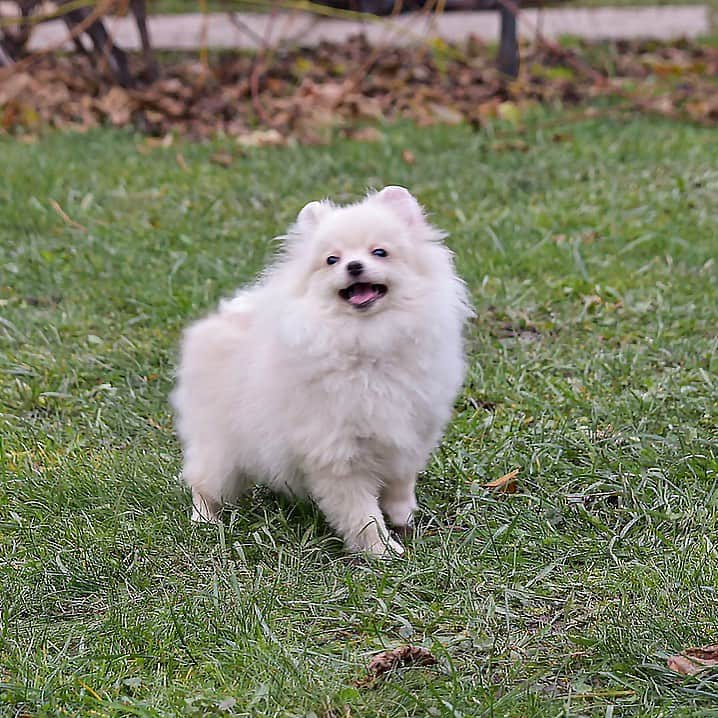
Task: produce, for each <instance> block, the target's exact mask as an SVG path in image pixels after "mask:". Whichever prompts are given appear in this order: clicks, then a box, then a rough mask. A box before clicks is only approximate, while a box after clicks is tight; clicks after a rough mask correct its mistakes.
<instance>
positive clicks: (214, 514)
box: [191, 491, 222, 524]
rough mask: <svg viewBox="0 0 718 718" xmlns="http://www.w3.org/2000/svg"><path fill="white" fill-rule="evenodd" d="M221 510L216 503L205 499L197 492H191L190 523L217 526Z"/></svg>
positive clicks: (219, 505)
mask: <svg viewBox="0 0 718 718" xmlns="http://www.w3.org/2000/svg"><path fill="white" fill-rule="evenodd" d="M221 508H222V506H221V504H219V503H218V502H217V501H212V500H211V499H207V498H205V497H204V496H202V494H200V493H199V492H198V491H193V492H192V516H191V520H192V523H195V524H218V523H219V512H220V510H221Z"/></svg>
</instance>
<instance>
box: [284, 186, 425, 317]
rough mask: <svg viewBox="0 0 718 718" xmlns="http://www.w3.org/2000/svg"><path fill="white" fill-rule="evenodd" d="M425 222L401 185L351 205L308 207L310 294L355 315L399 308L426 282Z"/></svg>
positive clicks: (304, 224) (301, 227) (303, 224)
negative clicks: (422, 280) (422, 233)
mask: <svg viewBox="0 0 718 718" xmlns="http://www.w3.org/2000/svg"><path fill="white" fill-rule="evenodd" d="M302 215H304V217H302ZM307 215H309V216H307ZM303 220H304V221H303ZM420 224H421V225H423V226H425V225H424V219H423V216H422V212H421V208H420V207H419V205H418V203H417V202H416V200H415V199H414V198H413V197H412V196H411V195H410V194H409V193H408V192H407V191H406V190H404V189H403V188H398V187H390V188H386V189H384V190H382V192H379V193H378V194H376V195H372V196H370V197H369V198H367V199H366V200H365V201H364V202H362V203H360V204H356V205H352V206H349V207H340V208H335V207H332V206H330V205H329V206H327V205H323V204H320V203H312V204H311V205H307V207H305V209H304V210H302V214H300V217H299V222H298V227H299V230H300V231H301V232H306V233H307V234H308V235H309V236H308V237H305V238H304V239H305V240H306V243H307V251H308V252H309V255H308V261H309V266H308V267H307V268H308V272H309V273H308V276H307V282H306V287H305V291H306V294H308V295H312V296H313V297H314V298H316V300H317V301H319V302H321V303H322V304H323V305H324V306H330V307H332V308H334V309H336V310H338V311H340V312H346V313H349V314H354V315H363V316H370V315H372V314H375V313H377V312H381V311H384V310H385V309H387V308H389V307H392V306H397V305H398V304H399V303H400V302H402V301H403V300H405V299H406V298H408V297H411V296H412V294H413V293H414V292H415V291H417V289H418V287H417V285H419V284H420V275H421V274H422V273H423V271H422V270H423V267H422V261H421V259H422V254H421V244H422V242H423V239H420V238H419V237H418V236H417V234H420V232H417V230H418V229H419V226H420Z"/></svg>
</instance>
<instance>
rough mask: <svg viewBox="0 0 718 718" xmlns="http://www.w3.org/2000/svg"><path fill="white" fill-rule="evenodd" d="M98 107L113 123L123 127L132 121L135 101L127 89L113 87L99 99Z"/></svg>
mask: <svg viewBox="0 0 718 718" xmlns="http://www.w3.org/2000/svg"><path fill="white" fill-rule="evenodd" d="M97 107H98V108H99V110H100V111H101V112H102V114H104V115H106V116H107V118H108V119H109V120H110V122H111V123H112V124H113V125H115V126H117V127H121V126H123V125H126V124H127V123H128V122H129V121H130V118H131V117H132V111H133V109H134V103H133V101H132V98H131V97H130V95H129V94H128V92H127V90H123V89H122V88H121V87H113V88H112V89H111V90H110V91H109V92H108V93H107V94H106V95H105V96H104V97H101V98H100V99H99V100H98V101H97Z"/></svg>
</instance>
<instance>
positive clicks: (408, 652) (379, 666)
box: [356, 646, 437, 688]
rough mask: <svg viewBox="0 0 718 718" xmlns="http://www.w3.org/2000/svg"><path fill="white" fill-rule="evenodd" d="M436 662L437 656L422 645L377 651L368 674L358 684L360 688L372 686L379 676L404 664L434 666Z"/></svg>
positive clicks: (368, 668)
mask: <svg viewBox="0 0 718 718" xmlns="http://www.w3.org/2000/svg"><path fill="white" fill-rule="evenodd" d="M436 664H437V660H436V658H435V657H434V656H433V655H432V653H431V652H430V651H429V650H427V649H426V648H422V647H421V646H399V647H398V648H393V649H392V650H390V651H382V652H381V653H377V655H376V656H374V658H372V659H371V661H369V665H368V666H367V676H366V677H365V678H362V679H361V680H359V681H357V682H356V685H357V686H358V687H360V688H365V687H367V686H371V685H372V684H373V683H374V682H375V681H376V680H377V678H379V677H380V676H383V675H384V674H385V673H388V672H389V671H392V670H394V669H395V668H402V667H404V666H434V665H436Z"/></svg>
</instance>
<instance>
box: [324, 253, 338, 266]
mask: <svg viewBox="0 0 718 718" xmlns="http://www.w3.org/2000/svg"><path fill="white" fill-rule="evenodd" d="M338 261H339V257H335V256H334V255H333V254H332V255H331V256H329V257H327V264H336V263H337V262H338Z"/></svg>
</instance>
